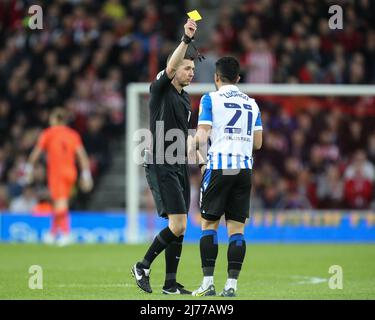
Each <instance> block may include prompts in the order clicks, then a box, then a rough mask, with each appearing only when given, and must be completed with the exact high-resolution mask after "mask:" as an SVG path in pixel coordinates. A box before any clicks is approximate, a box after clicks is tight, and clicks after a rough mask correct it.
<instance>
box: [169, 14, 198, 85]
mask: <svg viewBox="0 0 375 320" xmlns="http://www.w3.org/2000/svg"><path fill="white" fill-rule="evenodd" d="M196 30H197V23H196V22H195V21H194V20H193V19H188V20H187V21H186V23H185V25H184V32H185V34H184V36H183V38H182V39H181V43H180V44H179V46H178V47H177V48H176V50H175V51H174V52H173V54H172V56H171V58H170V59H169V61H168V64H167V68H166V73H167V76H168V78H169V79H173V77H174V76H175V74H176V70H177V68H178V66H179V65H180V64H181V62H182V61H183V60H184V56H185V53H186V50H187V48H188V46H189V42H190V41H191V39H192V38H193V37H194V34H195V31H196Z"/></svg>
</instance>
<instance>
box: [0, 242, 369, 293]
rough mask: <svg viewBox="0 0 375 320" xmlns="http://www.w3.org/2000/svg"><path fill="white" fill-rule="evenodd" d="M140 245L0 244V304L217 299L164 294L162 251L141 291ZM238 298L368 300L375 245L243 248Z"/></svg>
mask: <svg viewBox="0 0 375 320" xmlns="http://www.w3.org/2000/svg"><path fill="white" fill-rule="evenodd" d="M146 248H147V246H146V245H73V246H68V247H64V248H58V247H54V246H45V245H27V244H0V261H1V263H0V299H116V300H117V299H126V300H134V299H141V300H151V299H197V300H198V299H221V298H220V297H206V298H195V297H190V296H165V295H163V294H161V292H160V291H161V287H162V284H163V280H164V278H163V277H164V254H162V255H161V256H159V257H158V258H157V260H155V262H154V264H153V266H152V271H151V285H152V288H153V291H154V292H153V293H152V294H146V293H143V292H141V291H140V290H139V289H138V287H137V286H136V284H135V282H134V280H133V278H132V277H131V275H130V268H131V266H132V264H133V263H134V262H135V261H136V260H137V259H139V258H141V257H142V256H143V254H144V252H145V250H146ZM226 250H227V246H226V245H225V244H222V245H220V248H219V256H218V260H217V265H216V271H215V285H216V290H217V292H218V293H219V292H220V291H221V290H222V288H223V285H224V282H225V279H226ZM31 265H40V266H41V267H42V268H43V289H42V290H31V289H29V287H28V283H29V277H30V276H31V274H29V267H30V266H31ZM332 265H339V266H341V267H342V270H343V289H341V290H340V289H336V290H333V289H330V288H329V286H328V281H329V278H330V277H331V276H332V274H330V273H329V267H330V266H332ZM201 279H202V274H201V269H200V257H199V245H198V244H186V245H185V246H184V248H183V252H182V258H181V263H180V268H179V274H178V277H177V280H178V281H179V282H181V283H183V284H184V285H185V286H186V287H187V288H188V289H190V290H194V289H196V288H197V287H198V286H199V285H200V282H201ZM238 299H242V300H253V299H375V245H370V244H369V245H364V244H363V245H361V244H347V245H346V244H345V245H343V244H330V245H328V244H318V245H316V244H314V245H310V244H251V243H250V244H248V245H247V254H246V258H245V262H244V265H243V269H242V272H241V275H240V279H239V284H238Z"/></svg>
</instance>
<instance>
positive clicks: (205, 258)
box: [200, 230, 218, 277]
mask: <svg viewBox="0 0 375 320" xmlns="http://www.w3.org/2000/svg"><path fill="white" fill-rule="evenodd" d="M200 251H201V260H202V270H203V275H204V276H205V277H209V276H213V275H214V270H215V262H216V258H217V253H218V243H217V232H216V230H204V231H202V237H201V240H200Z"/></svg>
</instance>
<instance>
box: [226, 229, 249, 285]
mask: <svg viewBox="0 0 375 320" xmlns="http://www.w3.org/2000/svg"><path fill="white" fill-rule="evenodd" d="M245 253H246V242H245V238H244V235H243V234H241V233H236V234H233V235H231V237H230V238H229V247H228V279H237V278H238V275H239V274H240V271H241V267H242V263H243V260H244V258H245Z"/></svg>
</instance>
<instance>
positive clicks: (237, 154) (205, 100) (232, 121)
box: [198, 85, 263, 170]
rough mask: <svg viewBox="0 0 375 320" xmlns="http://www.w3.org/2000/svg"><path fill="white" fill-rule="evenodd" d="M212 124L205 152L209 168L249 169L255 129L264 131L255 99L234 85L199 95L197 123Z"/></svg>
mask: <svg viewBox="0 0 375 320" xmlns="http://www.w3.org/2000/svg"><path fill="white" fill-rule="evenodd" d="M200 124H206V125H210V126H212V130H211V136H210V140H211V146H210V148H209V150H208V155H207V168H210V169H213V170H215V169H252V168H253V157H252V153H253V141H254V131H257V130H263V127H262V120H261V113H260V110H259V107H258V105H257V104H256V102H255V100H254V99H251V98H250V97H249V96H248V95H246V94H244V93H242V92H241V91H239V89H238V88H237V86H235V85H225V86H222V87H221V88H220V89H219V90H218V91H215V92H210V93H207V94H205V95H203V96H202V98H201V103H200V109H199V119H198V125H200Z"/></svg>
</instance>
